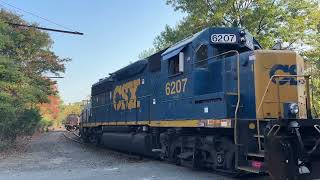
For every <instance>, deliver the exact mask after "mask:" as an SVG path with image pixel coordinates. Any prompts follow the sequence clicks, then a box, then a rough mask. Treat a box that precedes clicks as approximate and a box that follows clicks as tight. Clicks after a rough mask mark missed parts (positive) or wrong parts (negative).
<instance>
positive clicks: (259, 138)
mask: <svg viewBox="0 0 320 180" xmlns="http://www.w3.org/2000/svg"><path fill="white" fill-rule="evenodd" d="M279 77H295V78H298V77H304V78H309V77H310V75H273V76H271V77H270V79H269V82H268V84H267V86H266V89H265V91H264V93H263V96H262V99H261V102H260V104H259V106H258V110H257V111H256V114H258V113H259V112H260V110H261V107H262V104H263V102H264V99H265V96H266V94H267V92H268V89H269V86H270V84H271V82H272V80H273V79H274V78H279ZM277 82H278V81H277ZM278 93H279V92H278ZM279 101H280V100H279ZM259 121H260V118H257V133H258V134H257V135H258V136H257V138H258V146H259V151H261V150H262V149H261V137H260V122H259Z"/></svg>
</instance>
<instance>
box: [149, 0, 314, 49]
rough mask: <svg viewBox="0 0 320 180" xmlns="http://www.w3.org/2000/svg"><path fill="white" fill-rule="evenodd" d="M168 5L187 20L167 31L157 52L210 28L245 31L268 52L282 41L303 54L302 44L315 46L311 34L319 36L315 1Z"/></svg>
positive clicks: (214, 0) (203, 0) (177, 0)
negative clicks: (278, 41)
mask: <svg viewBox="0 0 320 180" xmlns="http://www.w3.org/2000/svg"><path fill="white" fill-rule="evenodd" d="M167 4H168V5H171V6H172V7H173V8H174V9H175V10H176V11H182V12H185V13H187V17H186V18H184V19H183V20H182V21H181V22H179V23H178V24H177V25H176V27H173V28H172V27H168V26H166V27H165V30H164V31H163V32H162V33H161V34H160V35H159V36H158V37H156V39H155V41H154V46H155V48H156V49H161V48H163V47H166V46H169V45H171V44H174V43H175V42H177V41H179V40H182V39H183V38H185V37H187V36H189V35H190V34H193V33H194V31H199V30H200V29H203V28H205V27H209V26H224V27H243V28H246V29H247V30H248V31H249V32H250V33H252V34H253V36H255V37H256V38H257V40H258V41H259V42H261V44H262V45H263V46H264V47H265V48H272V46H273V45H274V44H275V41H276V40H279V39H281V40H282V41H283V42H284V46H285V47H287V48H291V49H294V50H300V49H301V48H300V49H299V47H298V46H299V45H301V43H302V44H303V46H305V45H308V46H313V45H314V42H311V41H310V40H311V39H314V38H310V37H312V36H314V35H312V34H311V33H310V31H312V32H317V33H318V34H319V27H320V25H319V22H320V21H319V17H320V14H319V12H320V8H319V2H318V1H316V0H292V1H291V0H290V1H287V0H280V1H275V0H223V1H221V0H194V1H189V0H167ZM299 52H300V51H299Z"/></svg>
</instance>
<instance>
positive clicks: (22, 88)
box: [0, 10, 69, 142]
mask: <svg viewBox="0 0 320 180" xmlns="http://www.w3.org/2000/svg"><path fill="white" fill-rule="evenodd" d="M7 22H11V23H17V24H28V22H26V21H24V20H23V19H22V18H21V17H20V16H18V15H16V14H13V13H10V12H7V11H4V10H1V11H0V102H1V103H0V114H1V116H0V142H1V140H3V139H11V140H14V139H15V136H16V135H18V134H24V133H30V132H32V131H33V130H34V129H36V128H38V127H39V125H40V120H41V116H40V113H39V109H38V107H37V105H38V104H40V103H46V102H49V99H48V97H49V96H50V95H55V94H56V93H57V92H56V91H53V90H52V88H51V87H52V86H53V85H54V84H55V82H53V81H51V80H50V79H48V78H46V77H45V74H48V73H52V74H56V75H58V74H59V73H61V72H64V71H65V66H64V65H65V63H66V62H67V61H69V59H68V58H59V57H58V56H57V55H55V54H54V52H52V51H51V45H52V43H53V41H52V40H51V38H50V37H49V35H48V33H46V32H43V31H40V30H37V29H35V28H21V27H14V26H10V25H9V24H8V23H7Z"/></svg>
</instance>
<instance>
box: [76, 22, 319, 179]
mask: <svg viewBox="0 0 320 180" xmlns="http://www.w3.org/2000/svg"><path fill="white" fill-rule="evenodd" d="M303 72H304V61H303V59H302V58H301V57H300V56H299V55H297V54H296V53H295V52H292V51H287V50H262V47H261V46H260V44H259V43H258V42H257V41H256V40H255V38H254V37H252V35H250V33H249V32H247V31H246V30H244V29H239V28H207V29H204V30H202V31H200V32H198V33H196V34H194V35H193V36H191V37H188V38H186V39H184V40H182V41H180V42H178V43H177V44H175V45H172V46H171V47H169V48H167V49H164V50H162V51H160V52H157V53H155V54H153V55H151V56H150V57H148V58H146V59H143V60H139V61H136V62H135V63H132V64H130V65H128V66H126V67H124V68H122V69H120V70H118V71H116V72H114V73H111V74H110V76H109V77H106V78H104V79H100V80H99V81H98V82H97V83H95V84H94V85H93V86H92V92H91V103H90V105H89V106H87V108H85V109H84V110H83V112H82V115H81V122H80V134H81V137H82V138H83V139H84V140H85V141H89V142H91V143H95V144H99V145H104V146H106V147H109V148H113V149H117V150H121V151H125V152H129V153H133V154H140V155H145V156H152V157H158V158H161V159H164V160H168V161H170V162H174V163H177V164H181V165H186V166H190V167H194V168H209V169H212V170H214V171H218V172H223V173H230V174H233V175H236V174H239V173H248V172H250V173H269V174H270V175H271V177H272V178H273V179H299V178H300V179H303V178H306V179H312V178H319V171H318V172H317V170H316V168H320V164H319V160H318V158H319V148H318V145H319V144H320V140H319V138H320V126H319V124H320V121H319V120H317V119H315V118H313V117H312V114H311V106H310V104H311V103H310V101H311V100H310V95H309V76H306V75H304V73H303Z"/></svg>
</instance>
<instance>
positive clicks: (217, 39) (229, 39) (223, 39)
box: [211, 34, 237, 43]
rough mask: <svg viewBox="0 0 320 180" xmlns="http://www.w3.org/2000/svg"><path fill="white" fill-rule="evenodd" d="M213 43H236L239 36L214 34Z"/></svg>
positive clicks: (212, 36)
mask: <svg viewBox="0 0 320 180" xmlns="http://www.w3.org/2000/svg"><path fill="white" fill-rule="evenodd" d="M211 41H212V42H213V43H236V42H237V36H236V35H235V34H212V35H211Z"/></svg>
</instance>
